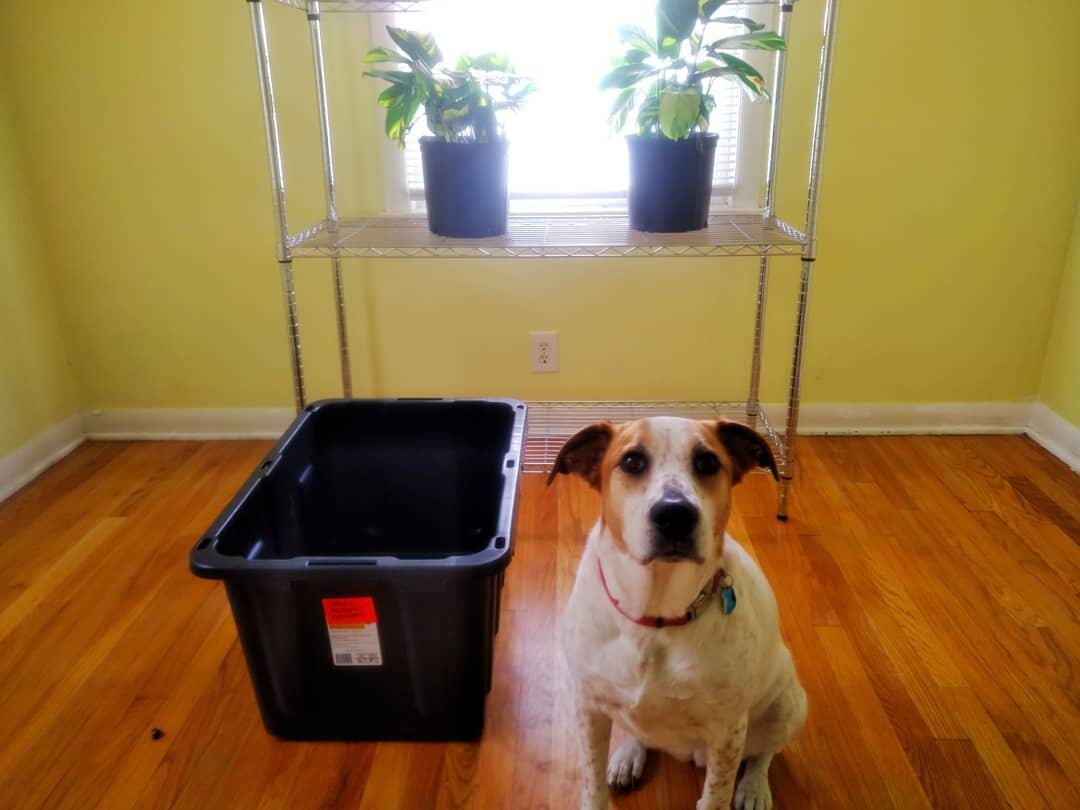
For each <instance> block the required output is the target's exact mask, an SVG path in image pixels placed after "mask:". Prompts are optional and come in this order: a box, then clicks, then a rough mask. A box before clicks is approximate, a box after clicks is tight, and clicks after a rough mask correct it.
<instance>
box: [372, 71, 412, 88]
mask: <svg viewBox="0 0 1080 810" xmlns="http://www.w3.org/2000/svg"><path fill="white" fill-rule="evenodd" d="M364 75H365V76H372V77H374V78H376V79H382V80H383V81H387V82H390V83H391V84H401V85H409V86H411V85H412V82H413V74H412V73H411V72H410V71H408V70H374V69H372V70H366V71H364Z"/></svg>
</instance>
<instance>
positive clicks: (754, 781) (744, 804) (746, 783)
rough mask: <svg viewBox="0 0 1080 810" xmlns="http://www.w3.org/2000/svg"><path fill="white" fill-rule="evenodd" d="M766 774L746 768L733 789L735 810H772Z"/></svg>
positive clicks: (770, 792) (770, 793)
mask: <svg viewBox="0 0 1080 810" xmlns="http://www.w3.org/2000/svg"><path fill="white" fill-rule="evenodd" d="M772 806H773V803H772V791H771V790H769V775H768V772H762V771H758V770H754V769H750V768H747V770H746V773H744V774H743V778H742V779H740V780H739V785H738V787H736V788H735V810H772Z"/></svg>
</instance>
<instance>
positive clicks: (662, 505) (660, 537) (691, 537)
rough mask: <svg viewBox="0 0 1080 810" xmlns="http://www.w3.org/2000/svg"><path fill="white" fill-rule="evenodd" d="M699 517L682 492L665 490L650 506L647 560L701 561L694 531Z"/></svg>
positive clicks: (695, 508) (698, 513) (697, 510)
mask: <svg viewBox="0 0 1080 810" xmlns="http://www.w3.org/2000/svg"><path fill="white" fill-rule="evenodd" d="M700 518H701V512H700V510H699V509H698V508H697V507H696V506H694V504H692V503H690V501H688V500H687V499H686V498H685V497H684V496H683V495H681V494H676V493H665V494H664V496H663V497H662V498H661V499H660V500H658V501H657V502H656V503H654V504H653V505H652V508H650V509H649V522H650V523H652V527H653V539H652V551H651V553H650V554H649V560H654V559H660V560H696V561H700V560H701V555H700V554H699V553H698V547H697V532H696V529H697V526H698V521H699V520H700ZM646 562H648V560H646Z"/></svg>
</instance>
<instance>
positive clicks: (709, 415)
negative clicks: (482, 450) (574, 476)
mask: <svg viewBox="0 0 1080 810" xmlns="http://www.w3.org/2000/svg"><path fill="white" fill-rule="evenodd" d="M748 406H749V403H747V402H745V401H737V402H530V403H529V419H528V427H527V432H526V435H525V452H524V453H523V457H522V466H521V471H522V472H524V473H542V474H544V475H546V474H547V473H549V472H550V471H551V467H552V465H554V463H555V457H556V456H557V455H558V454H559V449H560V448H561V447H562V446H563V443H564V442H565V441H566V440H567V439H569V438H570V437H571V436H573V435H574V434H575V433H577V432H578V431H579V430H580V429H581V428H583V427H585V426H586V425H591V424H592V423H593V422H600V421H603V420H605V419H607V420H610V421H612V422H629V421H632V420H634V419H644V418H647V417H650V416H683V417H686V418H689V419H718V418H721V419H730V420H732V421H735V422H742V423H743V424H748V423H749V421H750V420H749V419H748ZM756 427H757V429H758V430H759V431H760V432H761V434H762V435H763V436H765V437H766V438H767V439H768V440H769V443H770V444H771V445H772V448H773V453H774V454H775V456H776V463H777V464H778V465H780V464H782V463H783V460H784V458H785V456H784V452H785V447H784V441H783V437H781V436H780V435H778V434H777V432H776V430H775V429H774V428H773V426H772V424H771V423H770V422H769V419H768V417H767V416H766V414H765V410H764V409H763V408H761V407H760V406H759V408H758V414H757V425H756Z"/></svg>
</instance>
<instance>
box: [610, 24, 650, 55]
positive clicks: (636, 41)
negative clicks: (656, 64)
mask: <svg viewBox="0 0 1080 810" xmlns="http://www.w3.org/2000/svg"><path fill="white" fill-rule="evenodd" d="M618 34H619V41H620V42H625V43H626V44H627V45H629V46H630V47H631V48H635V49H637V50H639V51H645V52H647V53H649V54H652V55H653V56H655V55H656V40H654V39H653V38H652V37H650V36H649V34H648V33H647V32H646V31H645V29H644V28H642V27H641V26H640V25H620V26H619V28H618Z"/></svg>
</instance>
